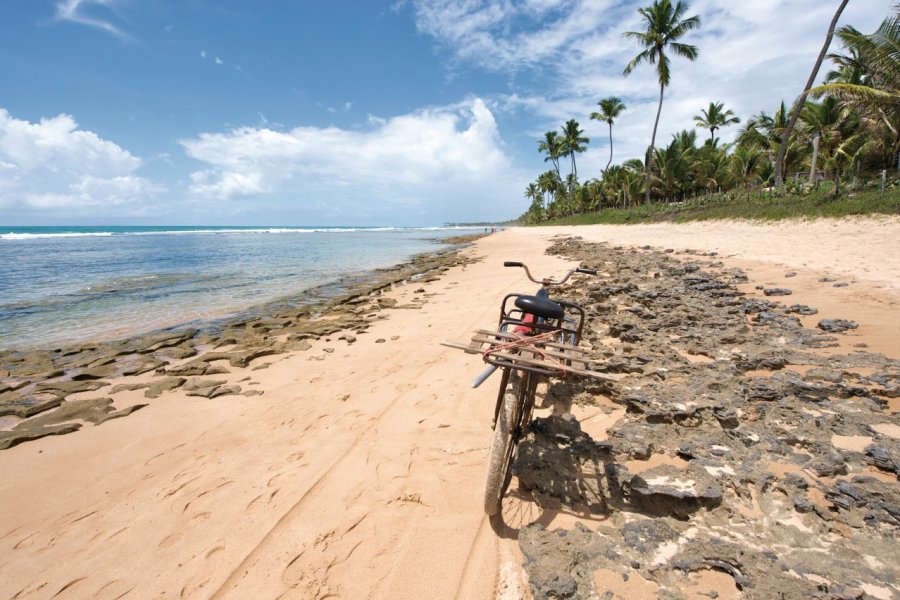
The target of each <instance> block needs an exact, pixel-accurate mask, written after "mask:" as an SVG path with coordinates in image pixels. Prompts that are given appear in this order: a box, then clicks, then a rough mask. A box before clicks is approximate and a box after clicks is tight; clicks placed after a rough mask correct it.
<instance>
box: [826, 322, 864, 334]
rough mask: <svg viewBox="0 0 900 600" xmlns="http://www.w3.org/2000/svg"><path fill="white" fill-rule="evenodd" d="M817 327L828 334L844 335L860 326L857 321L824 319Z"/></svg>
mask: <svg viewBox="0 0 900 600" xmlns="http://www.w3.org/2000/svg"><path fill="white" fill-rule="evenodd" d="M816 327H818V328H819V329H821V330H822V331H827V332H828V333H843V332H845V331H847V330H849V329H856V328H857V327H859V325H858V324H857V323H856V321H848V320H846V319H822V320H821V321H819V323H818V324H817V325H816Z"/></svg>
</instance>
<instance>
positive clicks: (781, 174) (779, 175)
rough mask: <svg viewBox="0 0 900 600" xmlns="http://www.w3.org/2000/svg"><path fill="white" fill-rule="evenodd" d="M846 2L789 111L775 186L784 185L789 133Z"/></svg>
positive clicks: (834, 18)
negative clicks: (785, 157) (804, 84)
mask: <svg viewBox="0 0 900 600" xmlns="http://www.w3.org/2000/svg"><path fill="white" fill-rule="evenodd" d="M847 2H849V0H841V4H840V6H838V9H837V11H836V12H835V13H834V17H833V18H832V19H831V24H830V25H829V26H828V34H827V35H826V36H825V43H824V44H823V45H822V50H821V51H820V52H819V57H818V58H817V59H816V64H815V65H814V66H813V70H812V73H810V74H809V79H808V80H807V81H806V87H804V88H803V92H802V93H801V94H800V96H799V97H798V98H797V101H796V102H795V103H794V108H793V109H791V118H790V119H789V120H788V123H787V127H785V131H784V136H783V137H782V139H781V145H780V146H779V147H778V156H776V157H775V185H781V184H783V183H784V155H785V154H786V153H787V147H788V140H789V139H790V137H791V132H792V131H793V130H794V125H795V124H796V123H797V117H799V116H800V110H801V109H802V108H803V105H804V103H805V102H806V96H807V95H808V94H809V89H810V88H811V87H812V84H813V82H814V81H815V80H816V75H817V74H818V73H819V67H821V66H822V61H823V60H825V53H826V52H828V47H829V46H830V45H831V38H832V37H833V36H834V28H835V26H836V25H837V22H838V19H840V18H841V13H842V12H844V7H845V6H847Z"/></svg>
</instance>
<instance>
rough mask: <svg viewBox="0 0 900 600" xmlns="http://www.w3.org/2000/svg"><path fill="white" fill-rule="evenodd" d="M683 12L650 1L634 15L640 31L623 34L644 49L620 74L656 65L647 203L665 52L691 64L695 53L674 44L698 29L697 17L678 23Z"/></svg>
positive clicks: (681, 6)
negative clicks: (639, 20) (640, 23)
mask: <svg viewBox="0 0 900 600" xmlns="http://www.w3.org/2000/svg"><path fill="white" fill-rule="evenodd" d="M687 9H688V5H687V4H686V3H684V2H681V0H678V1H677V2H676V3H675V6H672V2H671V1H670V0H654V2H653V4H652V5H651V6H649V7H646V8H641V9H638V13H640V15H641V17H642V18H643V20H644V22H643V25H644V27H645V28H644V31H626V32H625V33H624V34H623V35H624V36H625V37H628V38H631V39H633V40H636V41H637V42H638V43H639V44H641V45H642V46H643V47H644V50H643V51H642V52H641V53H640V54H638V55H637V56H635V57H634V58H633V59H631V62H629V63H628V65H627V66H626V67H625V71H624V74H625V75H626V76H627V75H629V74H630V73H631V72H632V71H634V69H635V67H637V66H638V65H640V64H641V63H643V62H647V63H650V64H652V65H656V74H657V78H658V79H659V108H657V110H656V121H655V122H654V124H653V137H651V138H650V148H649V149H648V150H647V164H646V165H645V169H646V178H647V185H646V190H645V192H644V194H645V200H646V201H647V202H650V160H651V157H652V156H653V149H654V148H655V146H656V129H657V127H659V115H660V113H661V112H662V103H663V93H664V91H665V89H666V86H667V85H669V81H670V80H671V76H672V74H671V71H670V70H669V57H668V55H667V54H666V51H667V49H669V48H671V50H672V52H674V53H675V54H677V55H679V56H683V57H684V58H686V59H688V60H690V61H693V60H695V59H696V58H697V55H698V53H699V50H697V47H696V46H691V45H690V44H682V43H680V42H678V40H679V39H680V38H681V37H683V36H684V35H685V34H686V33H687V32H689V31H691V30H692V29H697V28H698V27H700V17H698V16H697V15H694V16H693V17H688V18H687V19H682V17H683V16H684V13H685V12H687Z"/></svg>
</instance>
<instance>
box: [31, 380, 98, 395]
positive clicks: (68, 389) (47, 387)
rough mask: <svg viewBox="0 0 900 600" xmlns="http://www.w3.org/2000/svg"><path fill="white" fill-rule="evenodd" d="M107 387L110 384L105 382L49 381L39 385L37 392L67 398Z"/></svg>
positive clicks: (36, 388) (36, 387)
mask: <svg viewBox="0 0 900 600" xmlns="http://www.w3.org/2000/svg"><path fill="white" fill-rule="evenodd" d="M107 385H109V384H108V383H106V382H105V381H48V382H46V383H39V384H37V385H36V386H35V390H37V391H39V392H49V393H51V394H55V395H57V396H60V397H65V396H69V395H71V394H78V393H81V392H94V391H96V390H99V389H100V388H102V387H104V386H107Z"/></svg>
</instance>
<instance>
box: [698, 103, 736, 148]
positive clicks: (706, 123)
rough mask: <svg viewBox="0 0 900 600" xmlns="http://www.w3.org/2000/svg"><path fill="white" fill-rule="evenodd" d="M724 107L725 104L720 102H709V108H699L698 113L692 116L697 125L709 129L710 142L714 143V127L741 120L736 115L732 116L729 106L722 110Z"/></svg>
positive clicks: (726, 125) (725, 125) (717, 127)
mask: <svg viewBox="0 0 900 600" xmlns="http://www.w3.org/2000/svg"><path fill="white" fill-rule="evenodd" d="M724 108H725V105H724V104H722V103H721V102H710V103H709V108H707V109H704V110H701V111H700V114H699V115H697V116H695V117H694V121H695V122H696V123H697V127H700V128H702V129H709V143H710V144H712V143H715V139H716V129H719V128H720V127H728V126H729V125H734V124H735V123H740V122H741V120H740V119H739V118H738V117H736V116H734V112H732V110H731V109H730V108H729V109H728V110H723V109H724Z"/></svg>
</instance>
